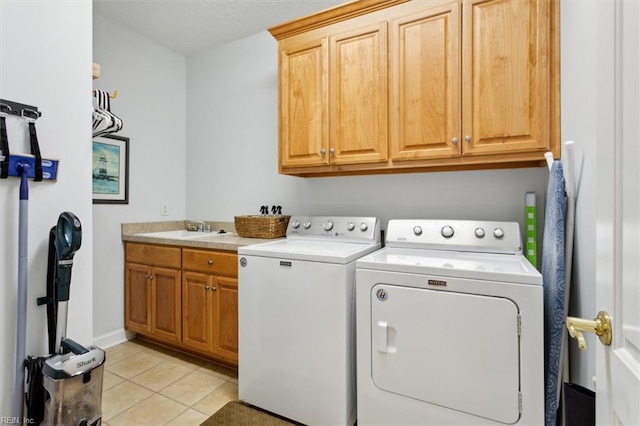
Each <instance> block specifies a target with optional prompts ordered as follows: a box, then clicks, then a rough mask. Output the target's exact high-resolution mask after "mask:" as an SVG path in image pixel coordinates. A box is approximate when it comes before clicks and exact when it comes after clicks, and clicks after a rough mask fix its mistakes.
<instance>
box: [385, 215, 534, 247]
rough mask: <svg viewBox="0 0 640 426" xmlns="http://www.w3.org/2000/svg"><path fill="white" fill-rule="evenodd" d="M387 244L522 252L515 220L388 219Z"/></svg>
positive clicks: (517, 225) (518, 226)
mask: <svg viewBox="0 0 640 426" xmlns="http://www.w3.org/2000/svg"><path fill="white" fill-rule="evenodd" d="M386 244H387V246H389V247H411V248H423V249H431V250H456V251H469V252H480V253H505V254H508V253H510V254H522V237H521V234H520V225H519V224H518V223H517V222H492V221H471V220H433V219H425V220H409V219H402V220H390V221H389V225H388V227H387V240H386Z"/></svg>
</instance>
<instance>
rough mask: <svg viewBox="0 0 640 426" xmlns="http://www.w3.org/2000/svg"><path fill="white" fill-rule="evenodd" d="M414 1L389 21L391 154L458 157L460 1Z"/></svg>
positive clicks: (415, 157)
mask: <svg viewBox="0 0 640 426" xmlns="http://www.w3.org/2000/svg"><path fill="white" fill-rule="evenodd" d="M415 6H416V5H415V4H414V3H406V4H403V5H400V6H396V7H397V8H398V10H402V12H403V13H402V14H401V16H400V17H398V18H394V19H392V20H391V31H390V42H389V53H390V55H389V60H390V66H389V68H390V72H391V74H390V84H389V98H390V105H391V109H390V117H391V131H390V134H389V141H390V150H391V159H392V160H425V159H434V158H455V157H459V156H460V154H461V149H460V146H461V144H460V143H458V140H459V139H460V136H459V135H460V120H461V117H460V112H461V98H460V93H461V92H460V5H459V4H458V3H446V4H443V5H439V6H436V7H429V8H424V6H421V7H418V8H416V7H415ZM456 139H457V140H456Z"/></svg>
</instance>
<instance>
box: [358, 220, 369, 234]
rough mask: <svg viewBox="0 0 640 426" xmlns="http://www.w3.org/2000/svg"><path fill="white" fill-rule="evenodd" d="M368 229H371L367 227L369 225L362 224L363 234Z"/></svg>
mask: <svg viewBox="0 0 640 426" xmlns="http://www.w3.org/2000/svg"><path fill="white" fill-rule="evenodd" d="M367 229H369V227H368V226H367V224H366V223H364V222H362V223H361V224H360V230H361V231H362V232H364V231H366V230H367Z"/></svg>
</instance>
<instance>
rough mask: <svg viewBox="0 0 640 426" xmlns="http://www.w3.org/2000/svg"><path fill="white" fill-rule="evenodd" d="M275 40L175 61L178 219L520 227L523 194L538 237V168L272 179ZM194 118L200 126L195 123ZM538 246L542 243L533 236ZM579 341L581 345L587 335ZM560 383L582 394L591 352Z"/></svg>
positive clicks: (568, 56) (578, 263) (585, 186)
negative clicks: (183, 134)
mask: <svg viewBox="0 0 640 426" xmlns="http://www.w3.org/2000/svg"><path fill="white" fill-rule="evenodd" d="M593 9H594V7H593V5H591V4H590V3H589V2H579V1H573V2H571V1H566V2H562V11H561V17H562V24H561V44H562V46H561V52H562V60H561V67H562V71H561V73H562V74H561V75H562V85H561V88H562V89H561V90H562V94H561V103H562V107H561V110H562V132H561V133H562V140H572V139H573V140H576V141H577V147H576V172H575V173H576V181H577V182H579V185H580V186H579V193H578V203H577V215H576V237H575V253H574V268H573V283H572V288H571V294H572V301H571V304H570V306H571V311H570V314H572V315H579V316H586V317H589V316H591V315H594V314H595V310H594V303H595V281H594V276H595V270H594V267H595V266H594V265H595V247H594V238H595V231H594V228H595V179H596V176H595V129H596V128H597V122H598V117H597V114H596V109H595V108H596V105H595V90H594V81H595V73H596V70H597V58H596V57H594V56H593V55H594V49H592V48H591V47H590V46H593V45H594V41H595V40H596V39H597V31H595V29H597V15H596V14H594V10H593ZM277 108H278V104H277V43H276V41H275V40H274V39H273V38H272V37H271V36H270V35H269V34H268V33H267V32H263V33H259V34H256V35H254V36H251V37H248V38H245V39H242V40H239V41H236V42H233V43H229V44H227V45H225V46H222V47H219V48H216V49H212V50H209V51H206V52H203V53H201V54H199V55H195V56H193V57H190V58H189V59H188V61H187V111H188V114H187V164H188V165H189V167H188V168H187V172H186V173H187V175H186V182H187V197H186V201H187V207H186V209H187V216H188V217H191V218H205V219H206V218H211V217H214V218H216V219H218V220H233V216H235V215H241V214H258V213H259V210H258V209H259V206H261V205H264V204H268V205H273V204H278V205H282V206H283V212H284V213H287V214H292V213H293V214H295V213H299V214H345V215H347V214H348V215H375V216H377V217H379V218H380V219H381V220H382V223H383V228H386V222H387V221H388V220H389V219H392V218H410V217H417V218H431V217H433V218H436V217H447V218H461V219H464V218H477V219H495V220H516V221H519V222H522V210H523V199H524V193H525V192H527V191H535V192H536V194H537V196H538V202H539V207H538V208H539V217H540V222H539V225H540V231H541V230H542V219H543V218H544V198H545V195H546V185H547V177H548V173H547V171H546V169H545V168H540V169H534V168H531V169H516V170H497V171H471V172H450V173H419V174H406V175H404V174H399V175H388V176H387V175H377V176H376V175H374V176H358V177H332V178H306V179H305V178H296V177H288V176H282V175H278V174H277ZM203 116H205V117H206V119H205V118H203ZM538 241H539V245H540V246H541V244H542V238H541V237H540V234H539V240H538ZM588 339H591V337H588ZM573 343H575V342H571V346H570V347H571V351H572V360H571V362H572V368H571V370H572V374H571V380H572V381H573V382H575V383H578V384H581V385H582V386H585V387H589V388H591V389H593V383H592V381H591V378H592V376H593V375H594V374H595V359H594V354H593V352H589V351H587V352H580V353H577V351H575V349H574V347H575V345H574V344H573Z"/></svg>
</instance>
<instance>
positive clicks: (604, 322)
mask: <svg viewBox="0 0 640 426" xmlns="http://www.w3.org/2000/svg"><path fill="white" fill-rule="evenodd" d="M566 324H567V330H569V335H570V336H571V337H573V338H574V339H577V340H578V348H580V349H582V350H583V351H584V350H586V349H587V342H586V341H585V339H584V336H583V335H582V333H583V332H586V333H594V334H595V335H596V336H598V337H600V342H602V344H603V345H605V346H609V345H610V344H611V340H612V339H613V330H612V329H611V317H610V316H609V314H608V313H606V312H605V311H600V312H598V316H597V317H596V318H594V319H593V320H586V319H583V318H575V317H567V320H566Z"/></svg>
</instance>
